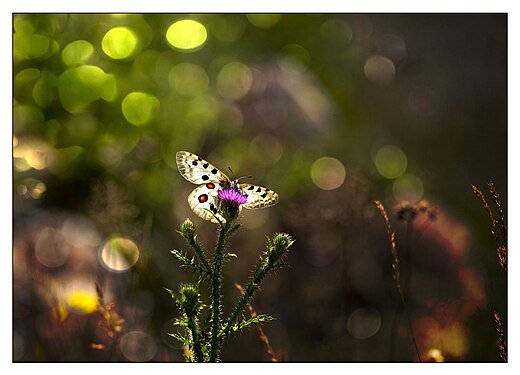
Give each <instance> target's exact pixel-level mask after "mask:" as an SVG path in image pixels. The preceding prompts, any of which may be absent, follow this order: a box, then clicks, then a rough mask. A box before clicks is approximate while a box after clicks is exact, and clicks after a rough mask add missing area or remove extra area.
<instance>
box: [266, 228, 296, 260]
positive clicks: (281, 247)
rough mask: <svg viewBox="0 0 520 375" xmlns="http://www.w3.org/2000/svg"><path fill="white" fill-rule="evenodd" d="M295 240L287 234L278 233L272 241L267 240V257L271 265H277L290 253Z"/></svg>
mask: <svg viewBox="0 0 520 375" xmlns="http://www.w3.org/2000/svg"><path fill="white" fill-rule="evenodd" d="M293 243H294V240H293V239H292V238H291V236H289V235H288V234H287V233H276V234H275V235H274V236H273V238H272V239H270V238H268V239H267V256H268V259H269V262H270V263H271V264H274V263H276V262H277V261H278V260H280V259H281V258H282V256H283V255H284V254H285V253H287V252H288V251H289V247H291V246H292V244H293Z"/></svg>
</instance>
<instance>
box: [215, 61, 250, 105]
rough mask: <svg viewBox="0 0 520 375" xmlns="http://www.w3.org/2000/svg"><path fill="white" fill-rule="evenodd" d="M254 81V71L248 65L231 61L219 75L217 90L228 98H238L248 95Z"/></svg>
mask: <svg viewBox="0 0 520 375" xmlns="http://www.w3.org/2000/svg"><path fill="white" fill-rule="evenodd" d="M252 83H253V73H252V72H251V69H249V67H248V66H247V65H244V64H242V63H239V62H231V63H228V64H226V65H224V66H223V67H222V69H221V70H220V72H219V73H218V76H217V91H218V92H219V94H220V95H222V96H223V97H224V98H226V99H232V100H237V99H240V98H241V97H243V96H244V95H246V94H247V93H248V92H249V89H250V88H251V84H252Z"/></svg>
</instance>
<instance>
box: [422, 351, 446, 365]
mask: <svg viewBox="0 0 520 375" xmlns="http://www.w3.org/2000/svg"><path fill="white" fill-rule="evenodd" d="M426 355H427V357H428V359H431V360H432V361H433V362H444V356H443V355H442V352H441V351H440V350H439V349H437V348H431V349H430V350H428V353H427V354H426Z"/></svg>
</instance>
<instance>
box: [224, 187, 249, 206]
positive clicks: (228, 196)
mask: <svg viewBox="0 0 520 375" xmlns="http://www.w3.org/2000/svg"><path fill="white" fill-rule="evenodd" d="M218 197H219V198H220V199H222V200H223V201H225V202H228V203H231V204H236V205H237V206H238V205H240V204H245V203H247V195H244V194H242V193H241V192H240V190H238V189H237V188H236V187H228V188H225V189H222V190H221V191H219V192H218Z"/></svg>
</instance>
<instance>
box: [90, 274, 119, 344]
mask: <svg viewBox="0 0 520 375" xmlns="http://www.w3.org/2000/svg"><path fill="white" fill-rule="evenodd" d="M96 293H97V296H98V305H97V311H98V314H99V315H100V316H101V319H99V320H98V323H97V324H98V326H99V327H101V328H102V329H103V331H105V332H106V334H107V336H108V337H109V338H110V340H111V341H112V345H113V344H114V343H115V342H116V340H117V338H118V336H119V334H120V333H121V331H122V330H123V324H124V323H125V320H124V319H123V318H122V317H121V316H120V315H119V314H118V313H117V311H116V310H115V309H114V306H115V304H114V303H109V304H106V305H105V303H104V301H103V290H102V289H101V287H100V286H99V285H98V284H97V283H96ZM91 347H92V349H97V350H110V348H108V347H107V346H106V345H104V344H97V343H93V344H91Z"/></svg>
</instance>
